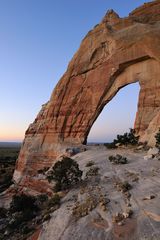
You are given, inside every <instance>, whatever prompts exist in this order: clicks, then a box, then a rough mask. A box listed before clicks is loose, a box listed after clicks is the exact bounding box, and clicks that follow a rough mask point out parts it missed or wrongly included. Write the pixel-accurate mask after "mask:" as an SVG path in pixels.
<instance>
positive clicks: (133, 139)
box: [113, 128, 139, 145]
mask: <svg viewBox="0 0 160 240" xmlns="http://www.w3.org/2000/svg"><path fill="white" fill-rule="evenodd" d="M138 140H139V136H136V135H135V130H134V129H132V128H130V132H129V133H124V134H123V135H117V139H114V141H113V144H114V145H116V144H117V143H118V144H120V145H128V144H131V145H136V144H138Z"/></svg>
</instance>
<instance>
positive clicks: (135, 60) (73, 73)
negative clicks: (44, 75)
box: [14, 0, 160, 188]
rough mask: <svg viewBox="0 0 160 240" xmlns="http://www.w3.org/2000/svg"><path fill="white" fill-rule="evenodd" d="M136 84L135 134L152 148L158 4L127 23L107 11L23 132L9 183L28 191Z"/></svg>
mask: <svg viewBox="0 0 160 240" xmlns="http://www.w3.org/2000/svg"><path fill="white" fill-rule="evenodd" d="M137 81H138V82H139V84H140V93H139V101H138V111H137V115H136V120H135V129H136V132H137V134H139V135H140V140H141V141H148V142H149V144H150V145H153V144H154V137H153V134H155V132H156V131H157V130H158V128H159V126H160V117H159V114H160V1H159V0H157V1H153V2H151V3H147V4H144V5H143V6H142V7H140V8H138V9H136V10H135V11H133V12H132V13H131V14H130V15H129V17H127V18H120V17H119V16H118V14H117V13H115V12H114V11H113V10H110V11H108V12H107V14H106V15H105V17H104V18H103V20H102V21H101V22H100V24H98V25H96V26H95V27H94V28H93V29H92V30H91V31H90V32H88V34H87V35H86V37H85V38H84V39H83V41H82V43H81V45H80V48H79V50H78V51H77V52H76V54H75V55H74V56H73V58H72V60H71V62H70V63H69V65H68V68H67V71H66V72H65V74H64V75H63V76H62V78H61V79H60V81H59V82H58V84H57V86H56V87H55V89H54V91H53V93H52V96H51V98H50V100H49V101H48V102H47V103H46V104H44V105H43V106H42V109H41V111H40V112H39V114H38V116H37V117H36V119H35V121H34V122H33V123H32V124H31V125H30V126H29V128H28V130H27V131H26V135H25V139H24V143H23V146H22V149H21V152H20V155H19V158H18V161H17V166H16V170H15V173H14V180H15V181H16V182H17V183H18V182H19V184H21V185H27V184H28V183H30V184H31V185H32V186H33V185H34V183H33V182H34V181H33V176H35V175H36V173H37V170H38V169H42V168H43V167H49V166H51V165H52V164H53V163H54V161H56V158H57V156H59V155H61V154H63V152H64V151H65V149H66V148H67V147H68V146H69V147H70V146H72V145H75V144H82V143H85V142H86V139H87V136H88V133H89V131H90V129H91V127H92V125H93V123H94V121H95V120H96V119H97V117H98V116H99V114H100V112H101V111H102V109H103V108H104V106H105V105H106V104H107V103H108V102H109V101H110V100H111V99H112V98H113V97H114V96H115V94H116V93H117V92H118V91H119V89H121V88H122V87H124V86H126V85H127V84H130V83H134V82H137ZM106 134H107V133H106ZM42 185H43V184H42ZM43 186H44V185H43ZM43 186H41V188H47V186H45V187H43Z"/></svg>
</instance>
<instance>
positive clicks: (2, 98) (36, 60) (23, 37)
mask: <svg viewBox="0 0 160 240" xmlns="http://www.w3.org/2000/svg"><path fill="white" fill-rule="evenodd" d="M144 2H148V1H147V0H146V1H144V0H79V1H78V0H77V1H75V0H0V89H1V91H0V141H19V140H22V139H23V137H24V132H25V130H26V129H27V127H28V125H29V123H31V122H32V121H33V120H34V118H35V116H36V115H37V113H38V111H39V110H40V108H41V105H42V104H43V103H45V102H46V101H47V100H48V99H49V97H50V94H51V92H52V90H53V88H54V87H55V85H56V83H57V82H58V80H59V78H60V76H61V75H62V74H63V73H64V71H65V70H66V67H67V65H68V62H69V61H70V60H71V58H72V56H73V54H74V53H75V51H76V50H77V49H78V47H79V45H80V42H81V40H82V38H83V37H84V36H85V35H86V34H87V32H88V31H89V30H90V29H91V28H93V27H94V25H96V24H97V23H98V22H100V21H101V19H102V17H103V16H104V15H105V13H106V11H107V10H108V9H111V8H113V9H114V10H115V11H116V12H117V13H118V14H119V15H120V16H121V17H124V16H127V15H128V13H129V12H130V11H132V10H133V9H134V8H136V7H138V6H140V5H141V4H143V3H144ZM128 88H130V90H129V91H130V95H126V94H127V93H125V91H127V89H126V90H123V89H122V90H121V92H122V93H119V94H120V99H121V100H120V101H119V100H116V98H118V96H119V94H118V95H117V97H116V98H115V100H114V101H115V104H114V101H112V102H113V103H112V104H113V105H111V103H110V105H108V106H107V107H106V108H105V109H104V110H103V112H102V113H101V115H100V116H99V118H98V120H97V123H95V124H94V126H93V128H92V131H91V133H90V140H94V141H96V140H100V139H102V138H104V137H105V136H104V133H105V134H106V136H109V137H111V136H112V135H113V133H115V132H116V133H119V132H120V131H122V130H124V128H125V127H126V128H128V127H130V125H131V124H133V119H134V116H130V118H128V117H125V116H128V114H129V112H130V109H131V105H132V106H134V109H136V105H137V94H138V86H132V85H131V86H129V87H128ZM123 93H124V94H123ZM126 96H128V98H129V97H130V98H132V99H133V101H132V103H131V105H129V104H128V105H127V106H126V107H125V108H124V103H125V101H126ZM113 108H114V110H113V111H112V109H113ZM121 108H123V110H125V114H126V115H125V116H124V118H123V121H122V122H123V124H118V119H117V117H116V120H117V123H115V125H113V122H114V120H115V113H116V112H117V111H119V109H121ZM107 109H108V110H107ZM135 111H136V110H135ZM119 114H121V112H119ZM121 115H122V114H121ZM134 115H135V114H134ZM109 116H110V117H109ZM102 123H103V127H104V128H103V131H102V128H101V126H102ZM97 124H98V127H97ZM105 126H107V128H105ZM100 133H102V134H100ZM107 134H108V135H107ZM102 141H103V139H102Z"/></svg>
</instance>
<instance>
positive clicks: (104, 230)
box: [31, 147, 160, 240]
mask: <svg viewBox="0 0 160 240" xmlns="http://www.w3.org/2000/svg"><path fill="white" fill-rule="evenodd" d="M116 154H120V155H122V156H123V157H126V158H127V160H128V162H127V163H126V164H113V163H112V162H110V160H109V156H111V155H113V156H115V155H116ZM145 154H146V152H145V151H143V150H141V151H139V150H137V151H135V149H126V148H125V149H117V150H106V148H105V147H90V150H88V151H86V152H84V153H79V154H77V155H75V156H74V159H75V160H76V161H77V162H78V164H79V165H80V169H81V170H83V179H84V182H83V184H80V185H79V186H76V187H75V188H73V189H71V190H70V191H69V192H68V193H67V194H66V195H65V196H64V197H63V198H62V199H61V206H60V208H59V209H58V210H56V211H55V212H53V213H52V214H51V219H50V220H49V221H46V222H45V223H44V224H43V226H41V227H40V230H39V234H38V236H37V238H36V239H37V240H44V239H47V240H52V239H54V240H69V239H75V240H83V239H89V240H91V239H93V240H94V239H96V240H128V239H130V240H159V236H160V208H159V206H160V204H159V202H160V188H159V184H160V179H159V174H160V161H159V160H157V159H148V160H145V159H144V155H145ZM91 161H92V166H90V167H88V166H87V165H86V163H88V162H91ZM93 168H99V170H98V172H97V173H95V174H93V175H90V176H89V175H88V174H87V172H88V171H89V169H93ZM90 172H91V171H90ZM92 172H93V171H92ZM86 176H88V177H87V178H86ZM33 239H34V238H33ZM31 240H32V238H31Z"/></svg>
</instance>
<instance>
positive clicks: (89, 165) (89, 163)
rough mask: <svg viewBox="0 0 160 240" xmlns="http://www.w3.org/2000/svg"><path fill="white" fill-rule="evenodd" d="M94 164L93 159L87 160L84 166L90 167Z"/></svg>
mask: <svg viewBox="0 0 160 240" xmlns="http://www.w3.org/2000/svg"><path fill="white" fill-rule="evenodd" d="M93 165H94V162H93V161H89V162H88V163H87V164H86V167H91V166H93Z"/></svg>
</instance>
